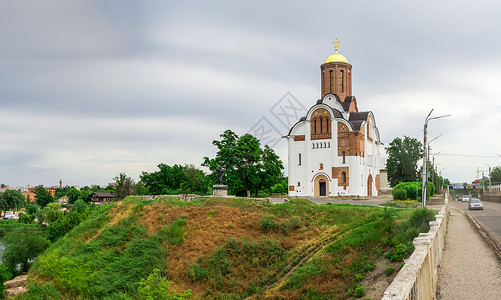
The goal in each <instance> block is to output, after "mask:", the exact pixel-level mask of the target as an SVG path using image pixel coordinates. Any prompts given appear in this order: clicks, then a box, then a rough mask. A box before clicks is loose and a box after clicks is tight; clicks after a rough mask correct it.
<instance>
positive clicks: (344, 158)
mask: <svg viewBox="0 0 501 300" xmlns="http://www.w3.org/2000/svg"><path fill="white" fill-rule="evenodd" d="M345 163H346V151H343V164H345Z"/></svg>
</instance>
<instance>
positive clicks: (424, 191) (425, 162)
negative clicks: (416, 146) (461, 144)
mask: <svg viewBox="0 0 501 300" xmlns="http://www.w3.org/2000/svg"><path fill="white" fill-rule="evenodd" d="M432 112H433V109H432V110H431V111H430V113H429V114H428V116H426V119H425V120H424V130H423V131H424V138H423V150H424V151H423V191H422V193H423V195H422V196H423V207H426V186H427V185H428V178H427V177H428V176H427V171H428V161H427V151H426V150H428V149H427V146H428V145H427V144H426V134H427V132H428V121H430V120H434V119H440V118H443V117H448V116H450V115H443V116H438V117H433V118H430V116H431V113H432Z"/></svg>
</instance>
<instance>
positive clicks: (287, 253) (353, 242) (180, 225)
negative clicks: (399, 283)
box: [26, 197, 429, 299]
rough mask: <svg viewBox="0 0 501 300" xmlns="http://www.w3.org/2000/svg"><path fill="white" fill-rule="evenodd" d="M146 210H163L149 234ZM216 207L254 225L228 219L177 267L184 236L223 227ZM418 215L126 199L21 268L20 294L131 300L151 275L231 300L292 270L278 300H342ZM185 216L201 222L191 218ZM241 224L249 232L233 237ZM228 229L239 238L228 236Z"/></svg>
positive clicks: (303, 205) (417, 223) (401, 240)
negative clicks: (28, 287)
mask: <svg viewBox="0 0 501 300" xmlns="http://www.w3.org/2000/svg"><path fill="white" fill-rule="evenodd" d="M151 205H157V206H155V207H156V209H159V207H163V206H165V207H164V208H165V210H164V213H163V215H158V216H154V217H153V218H151V217H149V216H146V217H148V218H149V219H148V220H150V221H148V222H157V223H158V224H159V225H157V227H155V228H159V229H158V230H156V231H154V232H151V227H148V228H150V229H147V228H146V227H144V226H146V225H148V224H146V225H143V224H145V223H144V220H143V219H141V217H142V216H144V215H145V213H146V211H150V212H151V210H150V207H149V206H151ZM222 206H226V207H231V208H233V209H232V210H231V214H236V215H239V216H241V217H242V218H244V217H248V216H253V218H255V219H253V220H254V221H248V222H247V221H246V222H247V223H244V224H237V223H235V222H234V221H231V222H229V223H231V224H232V227H231V231H225V232H226V233H225V235H224V239H222V240H221V241H219V240H217V244H216V245H215V246H214V247H213V248H210V249H211V250H210V251H207V252H201V253H198V254H196V256H195V257H196V258H193V259H191V260H185V261H184V262H185V265H183V264H179V265H178V264H177V262H178V261H180V260H182V259H183V258H184V253H183V252H182V251H184V250H182V249H185V250H186V249H189V247H190V244H187V243H188V242H189V241H190V238H193V235H195V234H197V235H199V236H197V238H198V241H203V238H204V237H203V232H204V231H203V230H207V231H218V230H227V229H228V228H229V227H228V225H227V224H226V225H224V226H223V224H219V223H221V222H222V220H221V217H222V214H223V213H226V214H228V211H229V210H228V209H226V210H220V207H222ZM146 208H148V210H147V209H146ZM174 208H175V210H173V209H174ZM180 209H181V211H183V210H184V209H186V211H187V212H186V215H185V214H184V213H182V214H181V215H177V216H171V215H169V212H170V211H176V212H177V213H179V211H180ZM159 211H162V209H159ZM188 211H191V212H192V213H194V214H193V215H190V214H189V212H188ZM428 215H429V213H427V212H417V213H414V210H410V209H390V208H382V207H369V206H351V205H315V204H312V203H310V202H308V201H306V200H302V199H293V200H291V201H290V202H288V203H284V204H276V205H271V204H269V203H268V202H267V201H265V200H259V199H258V200H249V199H245V198H198V199H195V200H193V201H190V202H186V201H179V200H178V199H177V198H175V197H159V198H157V199H155V200H153V201H151V200H150V201H146V200H143V199H141V198H137V197H136V198H134V197H129V198H126V199H125V200H124V201H122V202H121V203H120V205H119V206H117V204H112V205H108V206H103V207H101V208H98V209H96V211H94V213H93V214H92V215H91V216H90V217H89V218H88V219H87V220H85V221H84V222H82V223H81V224H80V225H79V226H77V227H75V228H74V229H73V230H71V231H70V232H69V233H68V234H67V235H66V236H65V237H63V238H61V239H60V240H58V241H57V242H56V243H54V244H53V245H51V246H50V247H49V249H48V250H47V251H46V252H45V253H44V254H43V255H42V256H40V257H38V258H37V259H36V261H35V263H34V267H33V268H32V270H31V271H30V274H31V276H30V277H31V278H35V280H34V282H33V283H32V285H33V287H34V289H33V291H30V292H29V294H31V295H33V297H34V298H33V299H37V297H38V298H39V299H44V297H43V296H40V295H47V297H46V298H48V299H50V297H54V299H56V298H57V297H59V298H69V299H71V298H78V297H80V299H119V298H120V295H121V294H125V295H128V296H129V297H133V296H134V295H135V294H136V291H137V288H138V284H139V282H140V280H141V279H144V278H146V277H147V276H148V275H149V274H151V273H152V272H153V270H154V269H159V270H161V272H162V274H166V276H167V279H168V280H169V281H173V282H174V284H173V286H178V285H181V287H182V289H188V288H191V285H193V286H195V287H199V288H200V286H203V287H204V291H203V292H200V289H198V290H197V291H196V292H195V290H194V296H195V298H197V297H198V298H215V299H240V298H244V297H247V296H251V295H254V294H258V295H257V296H258V298H259V296H261V294H260V293H262V292H263V291H265V290H267V289H269V288H273V287H274V285H275V284H276V283H277V280H278V279H279V278H281V277H282V276H283V275H285V274H286V273H287V271H289V270H291V269H292V268H294V267H297V268H296V269H295V271H294V272H293V273H292V275H291V276H290V277H289V278H287V279H286V281H285V282H284V284H283V285H282V286H281V290H280V295H281V296H280V297H287V296H290V295H292V294H295V295H298V297H299V298H307V299H343V297H347V296H348V292H347V291H348V290H349V289H350V290H352V294H354V292H355V291H356V289H357V287H358V284H360V281H359V280H358V279H359V278H360V276H362V277H363V276H364V275H365V274H366V273H368V272H370V271H371V270H372V268H373V266H374V263H375V261H376V260H377V259H378V258H380V257H382V256H383V255H384V253H385V252H389V254H390V257H391V256H394V255H395V254H396V255H397V256H398V255H401V253H406V251H400V250H401V248H402V247H401V246H398V245H399V244H404V245H405V241H406V240H408V239H409V238H410V237H411V236H413V235H414V234H415V233H416V232H415V231H414V229H413V228H414V227H418V228H420V229H422V230H424V229H425V227H423V226H424V225H425V223H426V219H427V217H428ZM117 216H119V217H120V218H118V219H117ZM194 216H198V217H199V218H200V220H199V221H200V223H201V224H199V223H198V222H197V220H194V219H191V218H192V217H194ZM167 220H171V221H170V222H167ZM246 220H248V219H246ZM111 221H113V222H112V223H110V222H111ZM202 221H203V222H202ZM223 221H224V220H223ZM164 222H167V223H164ZM202 224H205V225H203V226H205V227H203V228H202V227H201V226H202ZM218 226H219V227H218ZM243 228H245V229H246V230H248V232H249V236H247V235H246V234H245V233H242V230H243ZM202 229H203V230H202ZM233 229H235V232H239V234H240V235H238V236H237V235H235V236H232V232H233ZM192 230H193V231H192ZM200 235H201V236H200ZM295 239H298V240H295ZM397 246H398V247H399V248H398V249H399V250H398V251H397ZM183 247H184V248H183ZM404 250H405V249H404ZM407 250H408V249H407ZM310 254H311V257H309V259H307V260H306V261H305V262H304V263H302V265H300V266H297V264H298V263H299V262H300V261H301V259H302V258H304V257H306V256H307V255H310ZM192 257H193V256H192ZM169 262H170V263H169ZM173 265H176V266H175V267H174V268H173V269H169V268H170V267H172V266H173ZM357 276H358V277H357ZM37 278H38V279H39V280H37ZM325 278H329V280H330V281H329V284H331V283H330V282H331V281H332V284H331V285H332V286H331V287H329V288H326V287H325V284H324V285H322V284H320V283H321V282H323V281H325V280H324V279H325ZM49 283H50V284H49ZM58 293H59V294H58ZM60 295H63V296H60ZM277 297H278V296H277ZM26 299H28V298H26ZM30 299H31V298H30Z"/></svg>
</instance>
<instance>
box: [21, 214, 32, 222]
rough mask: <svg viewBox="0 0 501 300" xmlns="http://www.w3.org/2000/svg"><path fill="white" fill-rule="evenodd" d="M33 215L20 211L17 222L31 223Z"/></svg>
mask: <svg viewBox="0 0 501 300" xmlns="http://www.w3.org/2000/svg"><path fill="white" fill-rule="evenodd" d="M33 219H34V217H33V216H32V215H30V214H25V213H20V214H19V223H23V224H31V223H33Z"/></svg>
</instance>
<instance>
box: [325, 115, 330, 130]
mask: <svg viewBox="0 0 501 300" xmlns="http://www.w3.org/2000/svg"><path fill="white" fill-rule="evenodd" d="M325 123H326V124H327V133H329V132H330V130H329V118H325Z"/></svg>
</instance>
